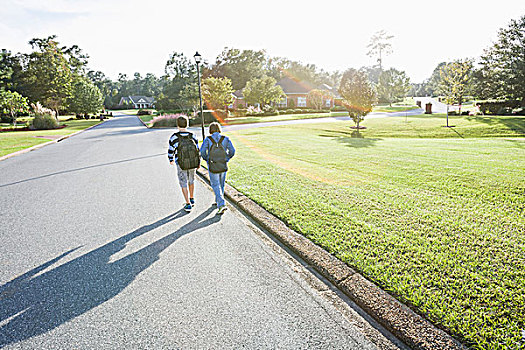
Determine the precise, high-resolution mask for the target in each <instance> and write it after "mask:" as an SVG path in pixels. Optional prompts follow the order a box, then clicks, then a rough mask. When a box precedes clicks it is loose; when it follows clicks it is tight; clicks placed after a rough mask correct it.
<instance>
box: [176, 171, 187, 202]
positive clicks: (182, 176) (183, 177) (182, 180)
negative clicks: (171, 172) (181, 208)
mask: <svg viewBox="0 0 525 350" xmlns="http://www.w3.org/2000/svg"><path fill="white" fill-rule="evenodd" d="M177 176H178V178H179V185H180V188H181V190H182V195H183V196H184V200H185V201H186V204H190V198H189V197H188V172H187V171H185V170H182V169H181V168H180V166H179V165H178V164H177Z"/></svg>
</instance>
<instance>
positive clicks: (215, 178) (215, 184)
mask: <svg viewBox="0 0 525 350" xmlns="http://www.w3.org/2000/svg"><path fill="white" fill-rule="evenodd" d="M208 174H209V176H210V184H211V188H213V192H214V193H215V202H216V203H217V207H219V208H220V207H221V206H223V205H224V196H223V192H222V190H221V182H220V174H214V173H212V172H211V171H209V172H208Z"/></svg>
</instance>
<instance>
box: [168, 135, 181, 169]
mask: <svg viewBox="0 0 525 350" xmlns="http://www.w3.org/2000/svg"><path fill="white" fill-rule="evenodd" d="M177 141H178V138H177V136H175V135H173V136H172V137H170V140H169V146H168V160H169V161H170V163H171V162H173V158H174V156H175V150H176V149H177V146H178V145H179V143H178V142H177Z"/></svg>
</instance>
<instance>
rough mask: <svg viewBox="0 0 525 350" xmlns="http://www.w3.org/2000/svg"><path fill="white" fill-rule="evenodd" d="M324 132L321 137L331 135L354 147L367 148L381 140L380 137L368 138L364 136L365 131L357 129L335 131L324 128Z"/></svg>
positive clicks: (338, 140)
mask: <svg viewBox="0 0 525 350" xmlns="http://www.w3.org/2000/svg"><path fill="white" fill-rule="evenodd" d="M322 131H323V133H322V134H319V136H321V137H330V138H332V139H335V140H336V141H337V142H341V143H344V144H346V145H347V146H348V147H353V148H365V147H372V146H375V144H376V142H377V141H379V140H381V139H379V138H368V137H364V135H363V133H362V132H360V131H359V130H357V129H354V130H351V131H334V130H322Z"/></svg>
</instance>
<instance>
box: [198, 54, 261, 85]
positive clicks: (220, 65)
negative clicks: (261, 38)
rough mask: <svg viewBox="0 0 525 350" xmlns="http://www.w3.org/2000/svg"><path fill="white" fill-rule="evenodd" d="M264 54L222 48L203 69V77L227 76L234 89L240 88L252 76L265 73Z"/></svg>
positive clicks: (257, 76) (256, 76)
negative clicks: (208, 66)
mask: <svg viewBox="0 0 525 350" xmlns="http://www.w3.org/2000/svg"><path fill="white" fill-rule="evenodd" d="M265 65H266V56H265V52H264V51H262V50H261V51H254V50H242V51H241V50H239V49H233V48H232V49H230V48H227V47H226V48H224V50H223V52H222V53H221V54H220V55H219V56H218V57H217V59H216V61H215V64H213V65H212V67H211V68H209V69H204V70H203V76H204V77H216V78H220V77H227V78H229V79H231V82H232V87H233V89H234V90H239V89H242V88H244V87H245V86H246V83H247V82H248V81H249V80H250V79H252V78H260V77H262V76H263V75H264V74H265V71H264V67H265Z"/></svg>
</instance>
